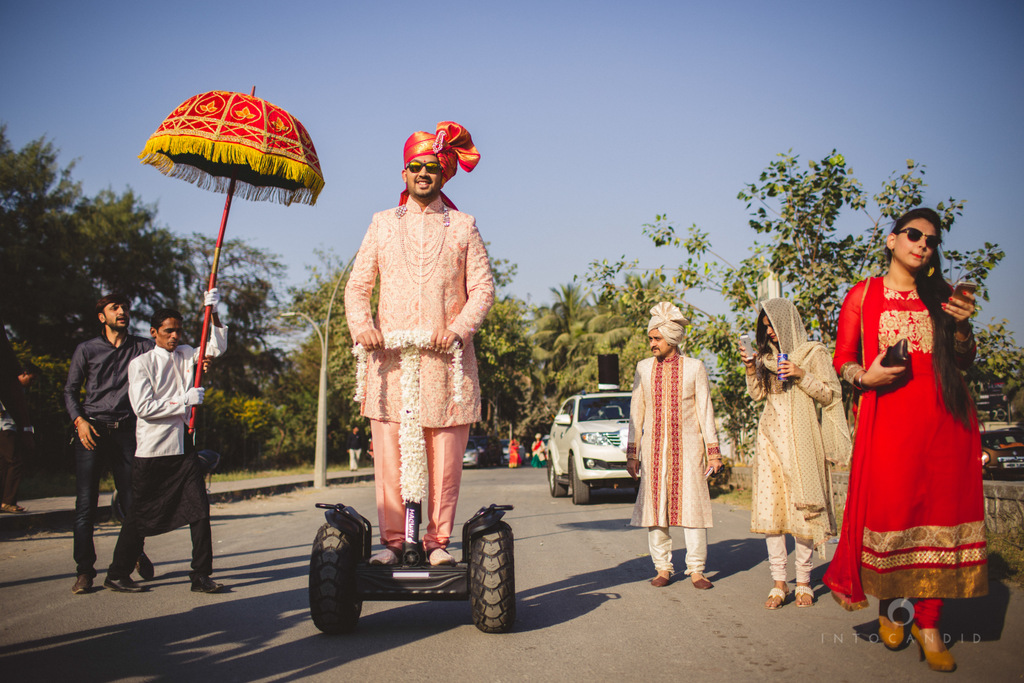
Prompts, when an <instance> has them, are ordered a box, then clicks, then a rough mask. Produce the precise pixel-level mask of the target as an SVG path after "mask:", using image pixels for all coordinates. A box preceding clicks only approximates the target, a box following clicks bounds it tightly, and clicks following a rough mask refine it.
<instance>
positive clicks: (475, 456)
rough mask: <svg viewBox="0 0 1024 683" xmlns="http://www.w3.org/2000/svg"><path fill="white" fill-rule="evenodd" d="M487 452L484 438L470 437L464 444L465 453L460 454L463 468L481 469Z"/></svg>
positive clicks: (485, 438)
mask: <svg viewBox="0 0 1024 683" xmlns="http://www.w3.org/2000/svg"><path fill="white" fill-rule="evenodd" d="M486 450H487V437H486V436H471V437H469V441H468V442H467V443H466V452H465V453H463V454H462V466H463V467H483V462H484V461H485V460H486V458H485V457H484V454H485V452H486Z"/></svg>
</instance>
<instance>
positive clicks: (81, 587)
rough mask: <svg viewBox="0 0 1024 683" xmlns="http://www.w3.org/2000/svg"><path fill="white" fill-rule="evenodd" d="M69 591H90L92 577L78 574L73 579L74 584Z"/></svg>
mask: <svg viewBox="0 0 1024 683" xmlns="http://www.w3.org/2000/svg"><path fill="white" fill-rule="evenodd" d="M71 592H72V593H74V594H75V595H82V594H84V593H89V592H92V577H91V576H89V575H88V574H79V575H78V578H77V579H75V585H74V586H73V587H72V588H71Z"/></svg>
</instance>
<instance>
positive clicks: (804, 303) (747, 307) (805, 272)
mask: <svg viewBox="0 0 1024 683" xmlns="http://www.w3.org/2000/svg"><path fill="white" fill-rule="evenodd" d="M852 173H853V172H852V170H851V169H849V168H848V166H847V164H846V159H845V158H844V157H843V155H842V154H839V153H838V152H836V151H835V150H833V151H832V152H831V153H830V154H829V155H827V156H826V157H825V158H824V159H822V160H820V161H811V162H809V163H808V164H807V165H806V169H805V168H802V167H801V165H800V164H799V158H798V157H796V156H794V155H792V154H789V153H787V154H780V155H779V158H778V159H777V160H776V161H774V162H772V163H771V164H769V166H768V167H767V168H766V169H765V171H763V172H762V173H761V174H760V176H759V178H758V180H757V181H756V182H754V183H749V184H747V185H745V186H744V189H743V190H741V191H740V193H739V195H738V198H739V199H740V200H741V201H744V202H746V204H747V207H748V209H750V210H751V214H750V215H751V218H750V221H749V225H750V227H751V228H752V229H753V230H754V231H755V233H756V235H757V236H759V237H762V236H763V238H765V241H763V242H762V241H757V240H755V242H754V245H753V247H752V248H751V252H752V254H751V256H750V257H748V258H746V259H744V260H743V261H741V262H740V263H739V264H738V265H733V264H731V263H729V262H728V261H726V260H725V259H724V258H722V257H721V256H719V255H718V254H716V253H715V252H714V251H713V250H712V245H711V242H710V239H709V235H708V233H707V232H705V231H702V230H700V229H699V228H698V227H697V226H696V225H694V226H691V227H690V228H689V230H688V231H687V232H686V234H685V236H683V237H680V236H678V235H677V233H676V230H675V228H674V226H673V225H672V224H671V223H670V222H669V221H668V219H667V218H666V217H665V216H660V215H659V216H657V217H656V219H655V222H654V223H653V224H649V225H646V226H644V233H645V234H646V235H647V236H648V237H649V238H650V239H651V240H652V241H653V242H654V244H655V245H656V246H669V247H675V248H679V249H680V250H681V251H682V252H683V259H682V263H681V264H680V265H679V266H678V267H676V268H671V269H670V268H667V267H665V266H661V267H658V268H653V269H649V270H648V271H647V272H649V273H653V274H654V275H655V276H656V277H657V278H658V279H659V280H660V281H661V282H662V284H663V285H664V288H665V291H666V292H669V293H671V294H672V300H674V301H676V302H679V303H682V304H683V306H684V312H688V313H691V314H692V316H691V320H693V322H694V324H693V325H692V326H691V327H690V330H689V335H688V342H687V343H688V344H689V345H690V350H689V353H690V354H691V355H699V354H700V353H706V354H708V355H709V357H711V358H714V359H715V368H714V372H713V375H715V376H716V379H717V383H716V387H715V389H714V399H715V403H716V406H717V407H718V413H719V416H720V417H723V418H724V421H725V427H726V430H727V431H728V433H729V435H730V437H731V438H732V440H733V441H734V443H736V444H737V445H738V446H739V447H740V449H741V450H742V449H743V448H744V445H745V444H747V440H748V438H749V436H750V434H751V433H752V432H753V428H754V426H755V423H756V416H757V414H758V411H757V410H756V406H754V405H753V403H752V402H751V401H750V400H749V399H747V398H746V396H745V392H744V390H743V375H742V371H741V369H740V366H739V362H738V359H737V352H736V350H735V344H736V341H735V340H736V338H737V336H738V334H739V332H740V331H741V330H750V329H753V326H754V322H755V319H756V318H755V316H756V307H755V306H756V302H757V287H758V284H759V283H760V282H761V281H762V280H763V278H764V277H765V276H766V275H767V274H768V273H772V274H774V275H775V276H776V277H777V278H778V279H779V281H780V282H781V283H782V284H783V285H784V287H785V288H786V296H787V297H789V298H790V299H791V300H792V301H793V302H794V303H795V304H796V306H797V308H798V309H799V310H800V312H801V315H802V316H803V318H804V322H805V324H807V326H808V328H809V331H810V333H811V335H812V337H814V338H817V339H820V340H822V341H823V342H825V343H826V344H828V345H831V344H832V343H833V338H834V335H835V329H836V322H837V319H838V315H839V310H840V308H841V306H842V302H843V298H844V297H845V295H846V292H847V291H848V290H849V288H850V287H851V286H852V285H854V284H855V283H856V282H858V281H859V280H861V279H863V278H864V277H867V276H869V275H879V274H881V273H882V272H884V263H883V258H882V247H881V246H880V242H881V238H882V236H883V235H884V233H885V231H886V230H887V229H888V226H889V225H890V222H891V220H892V219H893V218H895V217H897V216H899V215H901V214H902V213H904V212H905V211H907V210H909V209H911V208H913V207H915V206H920V205H922V204H923V203H924V194H923V193H924V188H925V183H924V179H923V177H924V173H925V168H924V166H923V165H921V164H918V163H916V162H914V161H913V160H908V161H907V163H906V170H905V171H903V172H902V173H893V174H892V176H890V178H889V179H888V180H886V181H885V182H884V183H883V184H882V188H881V190H880V191H879V192H878V193H877V194H875V195H874V196H873V197H871V204H870V206H869V202H868V198H867V197H866V195H865V193H864V191H863V189H862V187H861V185H860V183H859V182H858V181H857V180H856V179H855V178H854V177H853V175H852ZM963 206H964V202H963V201H962V200H956V199H953V198H950V199H948V200H945V201H941V202H939V203H938V204H937V206H936V209H937V210H938V211H939V213H940V215H941V216H942V217H943V222H944V225H943V230H944V231H947V232H948V231H949V230H950V229H951V228H952V226H953V224H954V222H955V221H956V219H957V218H958V217H959V216H961V214H962V212H963ZM849 213H853V214H854V215H857V216H862V217H866V219H867V220H866V225H864V227H863V228H862V229H861V231H860V232H853V233H851V232H847V231H845V230H843V229H841V228H840V227H839V220H840V217H841V216H845V215H846V214H849ZM1003 255H1004V254H1003V252H1002V251H1001V250H1000V249H999V248H998V246H997V245H994V244H990V243H985V244H984V246H983V247H981V248H978V249H974V250H971V251H966V252H959V251H954V250H945V252H944V256H945V258H946V259H947V261H948V263H949V272H950V273H951V274H952V273H954V272H959V273H960V274H962V275H964V276H966V277H969V278H970V279H972V280H975V281H977V282H979V283H980V282H983V281H984V279H985V278H986V277H987V275H988V273H989V272H990V271H991V269H992V268H994V267H995V266H996V264H998V263H999V261H1000V260H1001V259H1002V258H1003ZM637 266H638V264H637V263H636V262H635V261H633V262H627V261H625V259H620V260H619V261H612V262H609V261H607V260H606V261H602V262H595V263H593V264H591V271H590V279H591V281H593V282H596V283H598V284H600V285H601V286H602V287H603V288H604V290H605V292H606V293H607V294H610V295H613V296H617V297H618V298H619V299H620V300H622V301H624V302H627V303H628V302H633V303H635V302H638V301H641V300H643V298H644V294H643V292H640V291H638V287H637V285H636V282H635V281H630V280H628V279H627V280H626V281H625V282H624V283H619V277H620V276H621V275H622V274H623V273H629V272H631V271H635V269H636V268H637ZM691 290H694V291H709V292H714V293H716V294H718V295H720V296H721V297H722V298H723V299H724V301H725V303H726V306H727V307H728V310H729V313H728V314H712V313H707V312H705V311H702V310H700V309H697V308H695V307H693V306H690V305H689V304H687V303H686V296H687V294H688V293H689V292H690V291H691ZM981 297H982V299H984V298H985V295H984V291H983V289H982V294H981ZM995 334H997V335H998V330H996V331H995ZM979 341H980V342H981V343H980V344H979V353H980V356H981V358H983V359H984V358H985V355H986V351H987V348H989V347H990V346H991V338H990V337H986V336H982V335H979ZM1011 346H1012V344H1011Z"/></svg>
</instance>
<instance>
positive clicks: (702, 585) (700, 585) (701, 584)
mask: <svg viewBox="0 0 1024 683" xmlns="http://www.w3.org/2000/svg"><path fill="white" fill-rule="evenodd" d="M698 576H700V575H698ZM691 583H693V587H694V588H696V589H697V590H702V591H706V590H707V589H709V588H711V587H712V586H714V585H715V584H713V583H711V582H710V581H708V580H707V579H705V578H704V577H703V576H701V577H700V578H699V579H697V580H696V581H693V580H692V579H691Z"/></svg>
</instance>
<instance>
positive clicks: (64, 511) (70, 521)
mask: <svg viewBox="0 0 1024 683" xmlns="http://www.w3.org/2000/svg"><path fill="white" fill-rule="evenodd" d="M276 479H277V481H275V478H274V477H270V478H268V479H266V480H265V482H264V481H261V480H260V479H246V480H241V481H232V482H219V483H217V484H214V485H213V487H212V490H210V491H209V494H208V495H209V498H210V502H211V503H230V502H233V501H239V500H246V499H249V498H258V497H259V496H274V495H278V494H281V493H289V492H291V491H297V490H299V489H305V488H312V486H313V478H312V477H308V478H301V477H300V478H297V479H296V478H294V477H285V478H281V477H278V478H276ZM281 479H287V481H281ZM364 481H373V472H372V471H370V472H368V473H366V474H349V473H343V474H333V475H328V477H327V484H328V486H338V485H342V484H354V483H356V482H364ZM110 498H111V496H110V494H104V495H101V496H100V503H99V505H97V506H96V519H97V524H102V523H104V522H105V521H106V520H109V519H110V518H111V511H110ZM45 500H46V501H48V502H50V507H52V506H53V502H54V501H59V502H57V505H58V506H59V507H58V509H49V510H46V509H43V510H39V511H33V510H32V505H33V503H41V502H42V501H31V500H28V501H23V503H24V505H25V507H26V508H28V510H27V511H26V512H23V513H21V514H9V513H8V514H3V515H0V532H2V531H49V530H52V529H66V528H70V527H71V526H73V525H74V521H75V498H74V496H65V497H62V498H60V499H45ZM42 507H46V505H43V506H42Z"/></svg>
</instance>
